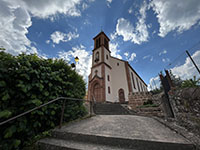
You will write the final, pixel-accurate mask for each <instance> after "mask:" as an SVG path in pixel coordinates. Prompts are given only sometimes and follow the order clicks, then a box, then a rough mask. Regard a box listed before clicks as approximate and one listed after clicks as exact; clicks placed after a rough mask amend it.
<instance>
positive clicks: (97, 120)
mask: <svg viewBox="0 0 200 150" xmlns="http://www.w3.org/2000/svg"><path fill="white" fill-rule="evenodd" d="M61 131H65V132H73V133H81V134H89V135H97V136H106V137H118V138H126V139H139V140H148V141H158V142H169V143H189V142H188V141H187V140H186V139H185V138H183V137H182V136H180V135H178V134H176V133H174V132H173V131H172V130H170V129H169V128H167V127H165V126H164V125H163V124H161V123H159V122H158V121H156V120H154V119H153V118H149V117H141V116H134V115H100V116H94V117H92V118H88V119H85V120H82V121H80V122H75V123H73V124H70V125H68V126H65V127H63V128H62V129H61Z"/></svg>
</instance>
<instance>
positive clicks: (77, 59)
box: [74, 56, 79, 70]
mask: <svg viewBox="0 0 200 150" xmlns="http://www.w3.org/2000/svg"><path fill="white" fill-rule="evenodd" d="M74 60H75V62H76V64H77V62H78V61H79V58H78V57H77V56H76V57H75V58H74ZM75 70H76V65H75Z"/></svg>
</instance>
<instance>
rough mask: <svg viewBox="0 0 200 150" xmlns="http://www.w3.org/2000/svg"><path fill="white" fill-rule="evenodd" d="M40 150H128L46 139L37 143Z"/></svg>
mask: <svg viewBox="0 0 200 150" xmlns="http://www.w3.org/2000/svg"><path fill="white" fill-rule="evenodd" d="M38 146H39V149H40V150H128V149H124V148H121V147H116V146H109V145H100V144H94V143H88V142H86V143H85V142H78V141H72V140H62V139H55V138H46V139H42V140H40V141H39V142H38ZM133 150H136V149H133Z"/></svg>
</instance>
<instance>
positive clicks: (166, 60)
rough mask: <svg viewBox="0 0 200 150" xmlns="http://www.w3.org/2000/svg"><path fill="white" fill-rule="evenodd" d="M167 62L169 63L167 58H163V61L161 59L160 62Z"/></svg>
mask: <svg viewBox="0 0 200 150" xmlns="http://www.w3.org/2000/svg"><path fill="white" fill-rule="evenodd" d="M169 61H170V59H169V58H163V59H162V62H164V63H165V62H169Z"/></svg>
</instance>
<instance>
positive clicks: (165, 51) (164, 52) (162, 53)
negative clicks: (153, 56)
mask: <svg viewBox="0 0 200 150" xmlns="http://www.w3.org/2000/svg"><path fill="white" fill-rule="evenodd" d="M164 54H167V50H163V51H162V52H160V53H159V56H161V55H164Z"/></svg>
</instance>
